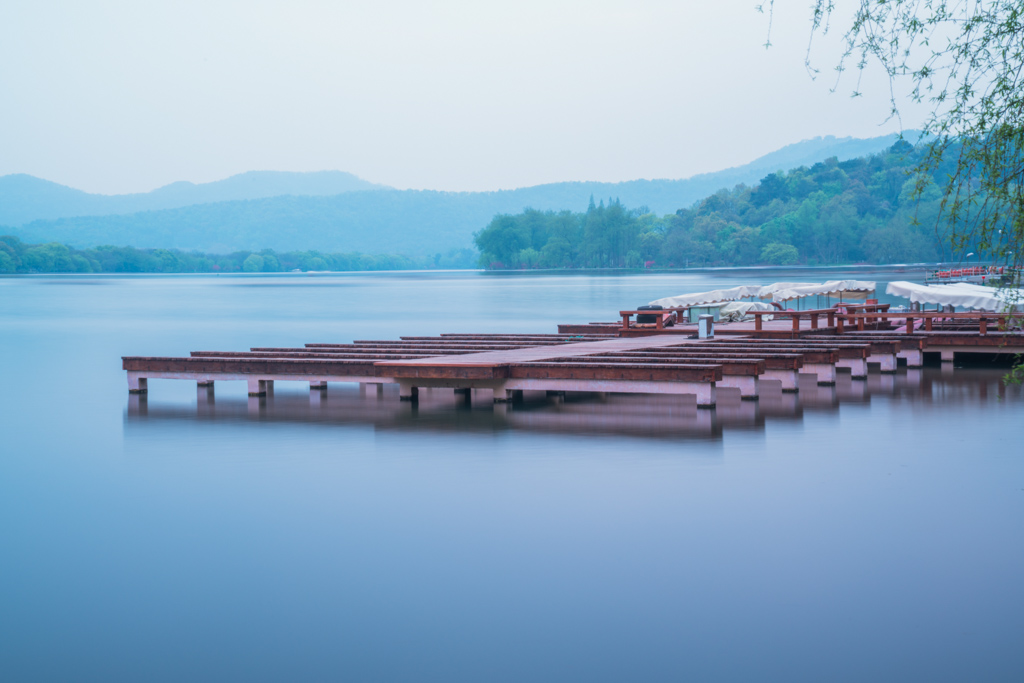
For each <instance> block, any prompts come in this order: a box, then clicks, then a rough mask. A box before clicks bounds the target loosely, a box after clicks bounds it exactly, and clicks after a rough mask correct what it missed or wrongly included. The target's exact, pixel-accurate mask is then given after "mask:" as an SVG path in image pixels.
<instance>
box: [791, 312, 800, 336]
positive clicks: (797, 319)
mask: <svg viewBox="0 0 1024 683" xmlns="http://www.w3.org/2000/svg"><path fill="white" fill-rule="evenodd" d="M789 317H791V318H792V319H793V331H794V332H799V331H800V316H799V315H797V314H796V313H790V314H789Z"/></svg>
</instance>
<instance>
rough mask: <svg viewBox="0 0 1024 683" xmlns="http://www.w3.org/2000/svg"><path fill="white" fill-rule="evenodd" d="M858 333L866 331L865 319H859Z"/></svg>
mask: <svg viewBox="0 0 1024 683" xmlns="http://www.w3.org/2000/svg"><path fill="white" fill-rule="evenodd" d="M857 331H858V332H863V331H864V318H857Z"/></svg>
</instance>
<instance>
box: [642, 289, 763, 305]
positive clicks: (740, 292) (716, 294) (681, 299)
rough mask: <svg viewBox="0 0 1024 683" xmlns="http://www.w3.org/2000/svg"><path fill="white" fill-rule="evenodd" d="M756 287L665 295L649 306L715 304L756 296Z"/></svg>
mask: <svg viewBox="0 0 1024 683" xmlns="http://www.w3.org/2000/svg"><path fill="white" fill-rule="evenodd" d="M758 289H759V288H758V287H732V288H730V289H715V290H712V291H710V292H697V293H696V294H680V295H679V296H667V297H665V298H664V299H657V300H655V301H652V302H651V304H650V305H651V306H664V307H665V308H683V307H686V306H699V305H701V304H716V303H721V302H723V301H736V299H745V298H746V297H748V296H757V292H758Z"/></svg>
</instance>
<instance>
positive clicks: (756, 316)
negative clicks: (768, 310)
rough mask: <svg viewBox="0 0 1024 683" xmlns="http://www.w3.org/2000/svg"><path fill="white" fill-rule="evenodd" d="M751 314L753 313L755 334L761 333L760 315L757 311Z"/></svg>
mask: <svg viewBox="0 0 1024 683" xmlns="http://www.w3.org/2000/svg"><path fill="white" fill-rule="evenodd" d="M753 313H754V331H755V332H760V331H761V314H760V313H759V312H757V311H754V312H753Z"/></svg>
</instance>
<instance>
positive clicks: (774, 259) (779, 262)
mask: <svg viewBox="0 0 1024 683" xmlns="http://www.w3.org/2000/svg"><path fill="white" fill-rule="evenodd" d="M799 259H800V252H798V251H797V250H796V247H794V246H793V245H792V244H782V243H781V242H771V243H770V244H766V245H764V249H762V250H761V261H762V262H763V263H768V264H770V265H773V266H791V265H793V264H794V263H796V262H797V261H798V260H799Z"/></svg>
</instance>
